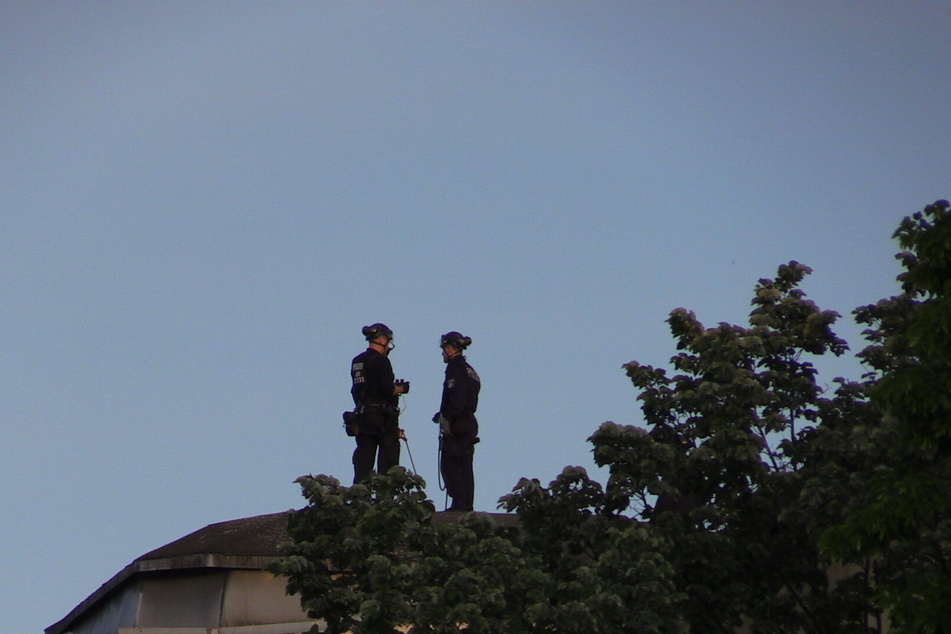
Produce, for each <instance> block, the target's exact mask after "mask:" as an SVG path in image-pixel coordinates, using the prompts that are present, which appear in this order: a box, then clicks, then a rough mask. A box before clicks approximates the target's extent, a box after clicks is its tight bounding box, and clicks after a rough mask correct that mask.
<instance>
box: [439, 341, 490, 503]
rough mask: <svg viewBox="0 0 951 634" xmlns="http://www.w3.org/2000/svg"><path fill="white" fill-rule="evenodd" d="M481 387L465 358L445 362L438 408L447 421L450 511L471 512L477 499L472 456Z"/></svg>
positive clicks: (444, 464) (446, 472)
mask: <svg viewBox="0 0 951 634" xmlns="http://www.w3.org/2000/svg"><path fill="white" fill-rule="evenodd" d="M481 387H482V383H481V381H480V380H479V375H478V374H476V371H475V370H474V369H473V368H472V366H471V365H469V363H468V362H467V361H466V358H465V357H464V356H462V355H461V354H458V355H456V356H454V357H452V358H451V359H449V361H447V362H446V380H445V382H444V383H443V386H442V402H441V404H440V406H439V415H440V416H441V417H442V419H443V420H444V421H445V422H444V423H443V430H442V464H441V465H440V469H441V471H442V478H443V481H444V482H445V483H446V492H447V493H448V494H449V496H450V497H451V498H452V506H450V507H449V510H450V511H471V510H472V503H473V498H474V497H475V480H474V478H473V475H472V456H473V454H474V453H475V444H476V443H477V442H479V438H478V436H479V423H478V421H476V417H475V412H476V408H477V407H478V405H479V389H480V388H481Z"/></svg>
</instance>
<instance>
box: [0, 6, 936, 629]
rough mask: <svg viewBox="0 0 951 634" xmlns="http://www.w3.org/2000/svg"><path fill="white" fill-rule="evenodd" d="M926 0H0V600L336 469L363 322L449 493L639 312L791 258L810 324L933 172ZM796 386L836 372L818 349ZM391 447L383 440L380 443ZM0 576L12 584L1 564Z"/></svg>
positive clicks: (342, 458)
mask: <svg viewBox="0 0 951 634" xmlns="http://www.w3.org/2000/svg"><path fill="white" fill-rule="evenodd" d="M949 23H951V5H949V4H948V3H945V2H916V3H913V4H907V3H891V2H877V1H872V2H837V3H829V2H797V3H761V2H724V3H701V2H683V3H654V2H650V3H649V2H598V3H567V2H545V3H541V2H525V3H509V2H487V3H442V2H418V3H383V2H370V3H349V2H347V3H344V2H319V3H318V2H297V3H260V2H229V3H209V2H195V3H125V2H95V3H91V2H90V3H59V2H16V1H15V2H6V3H4V4H3V5H2V6H0V168H2V169H0V208H2V214H0V266H2V276H0V292H2V298H3V301H2V304H0V316H2V317H0V319H2V322H0V323H2V324H3V332H4V336H3V338H2V339H0V403H2V407H0V447H2V451H3V458H2V460H0V503H2V508H3V512H2V515H0V530H2V534H3V548H2V549H0V567H2V569H3V570H5V571H6V574H5V577H6V578H7V579H8V581H7V584H6V587H5V588H4V591H3V592H2V593H0V613H2V614H4V615H5V616H4V617H3V619H4V621H6V623H5V625H4V627H3V629H4V630H5V631H10V632H29V631H33V632H37V631H40V630H42V628H44V627H47V626H49V625H50V624H52V623H54V622H55V621H57V620H59V619H60V618H62V617H63V616H65V614H66V613H67V612H68V611H69V610H70V609H72V608H73V607H74V606H75V605H76V604H77V603H79V602H80V601H81V600H83V599H84V598H85V597H86V596H88V595H89V594H90V593H92V592H93V591H94V590H96V588H98V587H99V585H100V584H102V583H104V582H105V581H106V580H107V579H108V578H110V577H111V576H112V575H113V574H115V573H116V572H118V571H119V570H120V569H121V568H123V567H124V566H125V565H127V564H128V563H130V562H131V561H132V560H134V559H135V558H136V557H138V556H139V555H141V554H143V553H145V552H147V551H149V550H152V549H154V548H156V547H158V546H160V545H162V544H165V543H167V542H169V541H172V540H174V539H176V538H178V537H181V536H182V535H185V534H186V533H189V532H191V531H194V530H197V529H199V528H201V527H203V526H205V525H207V524H210V523H214V522H219V521H224V520H228V519H234V518H239V517H246V516H251V515H257V514H262V513H270V512H276V511H281V510H284V509H288V508H295V507H299V506H300V504H301V502H302V500H301V498H300V496H299V491H298V489H297V487H296V486H295V485H294V484H293V480H294V478H296V477H297V476H298V475H301V474H305V473H315V474H316V473H328V474H333V475H336V476H337V477H339V478H341V479H342V480H344V481H348V480H349V479H350V477H351V473H352V470H351V465H350V454H351V452H352V441H351V440H350V439H349V438H347V437H346V436H345V435H344V433H343V431H342V429H341V428H340V425H339V420H340V412H342V411H343V410H344V409H345V408H347V407H348V406H349V404H350V403H349V395H348V389H349V383H348V381H349V379H348V374H347V371H348V367H349V361H350V359H351V357H353V356H354V355H355V354H357V353H358V352H359V351H360V350H362V349H363V348H364V341H363V339H362V337H361V335H360V329H361V327H362V326H364V325H366V324H369V323H372V322H375V321H383V322H385V323H387V324H388V325H389V326H390V327H391V328H392V329H393V330H394V331H395V333H396V344H397V348H396V350H395V351H394V353H393V355H392V357H391V359H392V361H393V365H394V368H395V370H396V374H397V375H398V376H401V377H404V378H406V379H409V380H411V381H412V383H413V389H412V391H411V393H410V394H409V395H408V397H407V398H406V400H405V403H404V405H405V407H406V411H405V413H404V416H403V423H402V425H403V427H404V428H405V429H406V433H407V435H408V436H409V439H410V448H411V450H412V454H413V458H414V460H415V463H416V466H417V468H418V470H419V472H420V473H421V475H423V477H425V478H426V480H427V481H428V485H429V489H428V490H429V493H430V496H431V497H432V498H433V499H434V500H436V501H437V504H439V505H440V508H441V505H442V502H443V499H444V498H443V494H442V493H441V492H440V491H439V490H438V488H437V478H436V429H435V426H434V425H433V424H432V423H431V422H429V419H430V417H431V415H432V413H433V412H434V411H435V410H436V409H437V407H438V401H439V390H440V385H441V379H442V372H443V365H442V362H441V359H440V356H439V350H438V348H437V341H438V337H439V335H440V334H441V333H443V332H446V331H448V330H460V331H462V332H463V333H465V334H467V335H469V336H471V337H472V339H473V345H472V347H471V349H470V351H469V355H468V356H469V360H470V362H471V363H472V365H473V366H475V367H476V369H477V370H478V371H479V373H480V375H481V376H482V379H483V386H484V387H483V393H482V394H483V395H482V402H481V405H480V409H479V420H480V425H481V428H482V433H481V435H482V439H483V441H482V443H481V444H480V445H479V446H478V448H477V453H476V507H477V508H478V509H481V510H486V511H492V510H494V509H495V502H496V500H497V499H498V498H499V497H500V496H502V495H504V494H505V493H507V492H509V490H511V488H512V487H513V486H514V485H515V483H516V482H517V481H518V479H519V478H520V477H522V476H528V477H537V478H539V479H541V480H542V481H543V482H548V481H549V480H551V479H552V478H554V477H555V476H556V475H557V474H558V473H559V472H560V470H561V469H562V467H564V466H565V465H581V466H585V467H587V468H589V469H590V470H592V471H593V472H595V473H596V474H598V475H599V476H600V475H601V474H600V473H599V472H598V471H597V469H595V468H594V467H593V464H592V461H591V454H590V446H589V445H588V444H587V443H586V438H587V437H588V436H589V435H590V434H591V433H592V432H593V431H594V430H595V429H596V428H597V426H598V425H599V424H600V423H602V422H604V421H606V420H613V421H616V422H619V423H630V424H637V423H638V422H639V421H640V420H641V419H640V415H639V410H638V408H637V401H636V396H637V394H636V392H635V391H634V389H633V388H632V387H631V385H630V383H629V382H628V381H627V379H626V377H625V376H624V373H623V371H622V370H621V365H622V364H623V363H625V362H627V361H631V360H634V359H636V360H638V361H640V362H642V363H648V364H654V365H663V364H665V363H666V361H667V359H668V358H669V357H670V356H672V355H673V354H674V352H675V350H674V346H673V342H672V340H671V338H670V336H669V333H668V330H667V327H666V324H665V323H664V319H665V318H666V316H667V315H668V314H669V312H670V311H671V310H672V309H674V308H677V307H680V306H683V307H686V308H689V309H691V310H693V311H694V312H696V313H697V316H698V317H699V318H700V319H701V321H703V322H704V323H705V324H708V325H714V324H716V323H717V322H720V321H729V322H734V323H745V318H746V316H747V314H748V313H749V300H750V298H751V297H752V294H751V292H752V289H753V286H754V285H755V283H756V281H757V280H758V279H759V278H761V277H769V276H772V275H773V274H774V273H775V271H776V268H777V266H778V265H779V264H781V263H784V262H787V261H789V260H791V259H795V260H798V261H801V262H803V263H805V264H807V265H809V266H810V267H812V268H813V269H814V271H815V273H814V274H813V275H812V276H810V277H809V278H807V280H806V283H805V285H804V288H805V290H806V292H807V293H808V294H809V296H810V297H811V298H812V299H814V300H815V301H816V302H817V303H818V304H819V305H820V306H821V307H822V308H823V309H831V310H837V311H838V312H840V313H842V314H843V316H844V318H843V320H842V322H841V324H840V328H839V332H840V334H842V335H843V336H845V337H846V338H847V339H848V340H849V341H850V343H851V344H852V347H853V350H858V349H859V348H860V347H861V342H860V340H859V339H858V332H859V329H858V328H857V327H855V326H854V325H853V324H852V323H851V320H850V319H849V313H850V312H851V311H852V309H854V308H855V307H856V306H859V305H862V304H867V303H871V302H874V301H876V300H877V299H879V298H882V297H886V296H889V295H892V294H894V293H895V292H897V287H896V285H895V283H894V278H895V275H896V274H897V273H898V272H899V270H898V267H897V264H896V263H895V262H894V260H893V258H892V256H893V254H894V253H895V252H896V251H897V246H896V245H895V244H894V243H893V242H892V240H891V234H892V232H893V231H894V229H895V227H896V226H897V224H898V222H899V220H900V219H901V217H902V216H904V215H907V214H910V213H913V212H915V211H917V210H919V209H921V208H922V207H923V206H924V205H926V204H928V203H931V202H933V201H934V200H935V199H937V198H946V197H951V187H949V186H951V178H949V177H951V171H949V158H951V150H949V148H951V117H948V114H947V111H948V104H949V103H951V99H949V97H951V83H949V81H948V78H949V77H951V54H949V52H948V46H947V28H948V25H949ZM821 367H822V368H823V375H822V376H823V380H824V381H825V382H831V379H832V378H833V377H834V376H836V375H839V374H846V375H850V376H857V375H858V374H859V373H860V372H861V369H860V367H859V366H858V365H857V364H856V363H855V362H854V360H851V359H843V360H838V361H834V362H833V361H830V362H823V363H822V365H821ZM403 462H404V464H408V462H409V461H408V459H407V456H406V453H405V451H404V460H403ZM13 579H15V582H13V581H11V580H13Z"/></svg>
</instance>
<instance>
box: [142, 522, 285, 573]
mask: <svg viewBox="0 0 951 634" xmlns="http://www.w3.org/2000/svg"><path fill="white" fill-rule="evenodd" d="M291 513H293V511H285V512H283V513H271V514H269V515H258V516H256V517H245V518H243V519H237V520H229V521H227V522H218V523H217V524H209V525H208V526H206V527H204V528H201V529H198V530H197V531H195V532H194V533H190V534H188V535H185V536H184V537H182V538H180V539H176V540H175V541H173V542H171V543H169V544H166V545H164V546H162V547H160V548H156V549H155V550H153V551H150V552H147V553H145V554H144V555H142V556H141V557H139V559H138V560H137V561H140V560H151V559H170V558H174V557H186V556H189V555H228V556H247V557H277V555H278V552H277V546H278V544H280V543H281V542H286V541H289V540H290V537H288V535H287V519H288V516H289V515H290V514H291Z"/></svg>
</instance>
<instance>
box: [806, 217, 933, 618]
mask: <svg viewBox="0 0 951 634" xmlns="http://www.w3.org/2000/svg"><path fill="white" fill-rule="evenodd" d="M894 237H895V238H897V239H898V242H899V244H900V245H901V247H902V248H903V249H904V251H903V252H902V253H899V254H898V256H897V257H898V258H899V260H901V263H902V265H903V267H904V268H905V272H904V273H902V274H901V275H900V276H899V278H898V279H899V282H900V283H901V287H902V291H903V292H902V293H901V294H900V295H898V296H895V297H892V298H890V299H885V300H881V301H880V302H878V303H877V304H874V305H869V306H864V307H862V308H859V309H857V310H856V317H857V319H858V321H859V322H860V323H864V324H867V325H869V329H868V330H866V331H865V334H866V337H867V338H868V339H869V340H870V341H871V342H872V345H870V346H868V347H867V348H866V349H865V350H863V351H862V353H861V354H860V356H861V357H862V358H863V359H864V360H865V362H866V363H867V364H868V365H869V366H870V367H871V368H872V370H873V371H872V373H871V374H870V375H869V378H870V381H871V383H872V387H871V390H870V393H871V400H872V402H873V403H874V404H875V405H876V406H877V407H878V408H879V409H880V410H881V411H882V412H883V413H884V416H883V418H882V421H881V425H880V426H879V427H878V428H875V429H872V430H871V431H870V433H868V434H866V435H867V437H868V438H869V439H870V442H869V443H868V446H869V447H870V449H871V450H872V451H870V453H871V454H872V455H874V456H875V460H874V463H872V464H870V465H866V467H865V468H864V469H862V470H860V471H858V472H857V473H859V474H860V476H861V477H860V481H861V482H862V483H863V484H864V486H862V487H860V488H859V489H858V490H857V491H856V495H855V496H854V498H853V502H852V503H851V504H850V506H849V508H848V514H847V517H845V518H844V521H842V522H841V523H840V524H838V525H836V526H835V527H832V528H830V529H829V530H828V531H827V532H826V533H825V535H824V536H823V540H822V543H823V546H824V547H825V549H826V550H827V552H829V553H831V554H834V555H836V556H838V557H840V558H855V557H858V556H865V557H869V558H874V559H875V561H876V569H877V575H876V581H877V584H876V585H877V590H878V594H877V597H876V600H877V602H878V603H879V604H880V605H881V606H882V607H883V608H885V609H887V610H888V611H889V612H890V615H891V618H892V621H893V625H894V626H895V627H894V629H893V631H896V632H947V631H951V626H949V625H948V615H951V207H949V203H948V201H946V200H939V201H937V202H935V203H934V204H933V205H929V206H927V207H925V209H924V210H923V211H922V212H919V213H916V214H914V215H913V216H911V217H906V218H905V219H904V220H903V221H902V222H901V224H900V225H899V227H898V230H897V231H896V232H895V236H894Z"/></svg>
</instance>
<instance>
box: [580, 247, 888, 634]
mask: <svg viewBox="0 0 951 634" xmlns="http://www.w3.org/2000/svg"><path fill="white" fill-rule="evenodd" d="M809 272H810V270H809V269H808V267H806V266H804V265H802V264H799V263H797V262H790V263H789V264H786V265H783V266H781V267H779V270H778V273H777V276H776V278H775V279H763V280H760V282H759V284H758V285H757V287H756V289H755V292H754V299H753V306H754V310H753V311H752V313H751V315H750V325H749V326H748V327H740V326H735V325H730V324H720V325H718V326H717V327H714V328H704V326H703V325H702V324H701V323H700V322H699V321H698V320H697V319H696V317H695V316H694V314H693V313H691V312H689V311H686V310H684V309H678V310H675V311H673V312H672V313H671V316H670V318H669V319H668V323H669V324H670V326H671V331H672V333H673V335H674V337H675V339H676V340H677V348H678V349H679V350H681V352H680V353H679V354H677V355H676V356H674V357H673V358H672V359H671V365H672V366H673V368H674V370H675V371H676V374H675V375H674V376H668V374H667V371H666V370H663V369H656V368H654V367H651V366H644V365H641V364H639V363H637V362H631V363H628V364H626V365H625V366H624V367H625V370H626V371H627V374H628V376H629V377H630V378H631V381H632V382H633V383H634V385H635V387H637V388H638V389H639V390H640V396H639V397H638V398H639V399H640V400H641V401H642V402H643V405H642V410H643V412H644V417H645V420H646V423H647V426H648V429H642V428H640V427H635V426H620V425H615V424H613V423H606V424H604V425H602V426H601V428H600V429H599V430H598V431H597V432H596V433H595V434H594V435H593V436H592V437H591V442H592V443H593V445H594V455H595V460H596V461H597V463H598V464H599V465H601V466H605V467H608V469H609V473H610V479H609V481H608V484H607V487H606V491H607V493H606V496H607V497H608V498H609V499H611V500H612V502H611V504H612V505H613V507H614V508H625V507H629V506H630V507H631V508H633V509H634V510H635V511H636V512H637V513H638V514H639V515H640V516H641V517H644V518H647V519H649V520H650V521H651V527H652V529H653V530H654V531H655V532H657V533H659V534H660V535H662V536H663V537H664V538H666V539H667V540H669V541H671V542H672V543H674V544H675V548H674V549H672V555H673V559H672V560H671V562H670V563H671V564H672V565H673V567H674V569H675V571H676V575H677V582H678V583H677V585H678V588H679V589H680V590H681V591H683V592H686V593H687V594H688V596H689V597H690V603H689V606H690V609H689V610H688V612H687V615H688V618H689V620H690V622H691V628H692V630H693V631H721V632H731V631H734V630H735V628H737V627H738V626H739V625H740V624H741V623H742V622H744V620H745V621H746V623H747V624H748V625H749V626H750V627H752V628H754V630H755V631H763V632H767V631H769V632H796V631H801V630H807V631H812V632H843V631H862V630H860V628H863V627H865V626H866V623H867V622H868V621H870V620H873V618H874V617H873V616H872V615H871V614H869V611H868V609H867V604H866V601H865V598H864V592H863V591H859V592H855V589H854V588H853V586H854V584H843V585H840V586H834V585H832V584H830V583H829V580H828V577H827V575H826V569H827V567H828V562H827V561H826V560H824V559H823V558H822V556H821V554H820V553H819V551H818V547H817V541H818V536H819V534H820V533H821V531H822V530H823V528H824V527H825V526H828V525H829V524H828V523H822V521H820V518H823V517H826V518H827V519H826V521H827V522H828V521H831V520H832V519H834V518H835V517H836V516H835V515H834V507H833V506H832V505H831V504H830V500H831V499H837V498H838V499H841V498H844V497H847V489H846V488H844V487H845V486H846V485H847V482H839V483H835V482H829V481H828V480H827V479H826V478H825V477H824V474H823V473H822V470H821V469H815V468H807V464H808V459H809V456H810V454H811V452H812V451H813V448H814V447H821V446H823V445H826V446H827V447H826V449H825V451H826V452H830V451H832V452H837V453H845V454H849V453H850V452H849V451H848V448H847V447H843V445H842V444H841V443H831V444H832V446H831V447H828V445H830V442H831V440H832V439H833V438H834V436H832V435H831V434H830V433H828V432H829V431H830V430H827V429H824V428H825V427H827V426H828V427H830V428H834V427H835V426H836V425H839V426H841V421H842V420H843V419H846V420H848V421H849V424H852V423H853V422H854V421H856V420H859V419H863V420H873V421H874V420H875V418H874V412H873V411H872V410H871V409H870V407H869V406H868V404H867V402H866V400H865V398H864V392H863V390H862V389H860V388H859V387H857V386H855V385H853V384H851V383H849V382H847V381H844V380H839V388H838V389H837V390H836V391H835V393H834V395H833V397H832V398H827V397H826V396H825V394H824V390H823V388H822V387H821V386H820V385H819V384H818V383H817V380H816V377H817V372H816V369H815V367H814V366H813V364H812V363H811V362H810V361H809V360H808V358H809V356H808V355H820V354H824V353H828V352H831V353H832V354H837V355H838V354H842V353H843V352H844V351H845V350H846V344H845V342H844V341H842V340H841V339H839V338H838V337H837V336H836V335H835V334H834V333H833V332H832V330H831V326H832V324H833V323H834V322H835V320H836V319H837V317H838V315H837V314H836V313H834V312H831V311H822V310H820V309H819V308H818V307H817V306H816V305H815V304H814V303H813V302H812V301H810V300H808V299H807V298H806V296H805V294H804V293H803V292H802V291H801V290H800V289H799V288H798V286H799V284H800V282H801V281H802V279H803V278H804V277H805V275H807V274H808V273H809ZM846 411H848V412H849V415H848V416H844V415H843V412H846ZM818 429H823V432H822V433H818V432H817V430H818ZM828 489H836V490H835V491H833V492H832V494H831V495H829V492H828V491H824V495H822V496H816V495H815V492H816V491H817V490H828ZM668 509H670V510H668ZM830 516H831V517H830ZM860 563H861V562H860ZM860 590H864V588H861V589H860Z"/></svg>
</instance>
